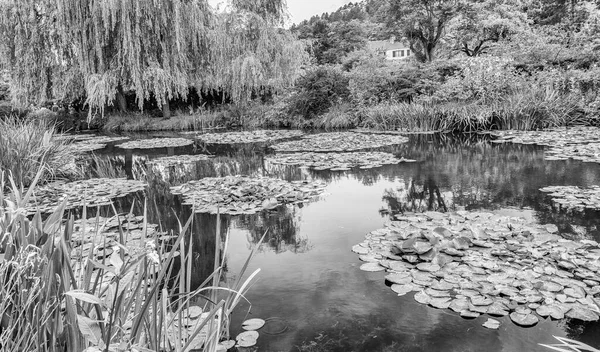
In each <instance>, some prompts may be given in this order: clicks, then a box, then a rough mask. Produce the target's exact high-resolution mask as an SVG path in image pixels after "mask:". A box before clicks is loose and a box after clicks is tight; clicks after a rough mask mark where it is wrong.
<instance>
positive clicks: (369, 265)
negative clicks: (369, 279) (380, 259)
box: [360, 263, 385, 272]
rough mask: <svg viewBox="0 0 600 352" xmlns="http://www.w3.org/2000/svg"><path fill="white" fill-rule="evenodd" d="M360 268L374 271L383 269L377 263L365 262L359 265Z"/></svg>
mask: <svg viewBox="0 0 600 352" xmlns="http://www.w3.org/2000/svg"><path fill="white" fill-rule="evenodd" d="M360 270H362V271H369V272H375V271H383V270H385V268H384V267H382V266H381V265H379V263H365V264H363V265H361V266H360Z"/></svg>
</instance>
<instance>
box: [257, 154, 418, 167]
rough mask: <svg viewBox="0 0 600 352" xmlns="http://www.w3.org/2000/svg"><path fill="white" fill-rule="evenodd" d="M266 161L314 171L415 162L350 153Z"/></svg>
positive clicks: (284, 156) (285, 156)
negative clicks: (299, 166) (308, 168)
mask: <svg viewBox="0 0 600 352" xmlns="http://www.w3.org/2000/svg"><path fill="white" fill-rule="evenodd" d="M266 161H268V162H271V163H273V164H283V165H301V166H302V167H311V168H314V169H315V170H328V169H330V170H332V171H345V170H350V169H351V168H353V167H359V168H361V169H371V168H374V167H381V166H383V165H387V164H398V163H400V162H403V161H404V162H409V161H413V162H414V161H415V160H408V159H404V158H402V159H397V158H396V157H395V156H394V155H393V154H391V153H384V152H351V153H313V152H308V153H294V154H276V155H270V156H268V157H267V158H266Z"/></svg>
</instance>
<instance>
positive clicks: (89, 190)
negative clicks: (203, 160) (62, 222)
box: [23, 178, 146, 215]
mask: <svg viewBox="0 0 600 352" xmlns="http://www.w3.org/2000/svg"><path fill="white" fill-rule="evenodd" d="M145 187H146V184H145V183H144V182H142V181H136V180H127V179H113V178H93V179H87V180H78V181H73V182H61V181H57V182H53V183H49V184H47V185H44V186H40V187H36V189H35V192H34V194H33V195H32V196H31V197H29V199H28V201H27V202H26V203H24V204H23V209H24V210H25V211H26V212H27V213H28V214H30V215H32V214H35V213H36V212H40V213H50V212H53V211H54V209H55V208H56V207H57V206H59V205H61V204H63V206H64V208H65V209H72V208H76V207H96V206H100V205H110V204H111V201H112V200H113V199H114V198H119V197H124V196H126V195H127V194H130V193H134V192H139V191H143V190H144V189H145Z"/></svg>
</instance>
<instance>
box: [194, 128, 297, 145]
mask: <svg viewBox="0 0 600 352" xmlns="http://www.w3.org/2000/svg"><path fill="white" fill-rule="evenodd" d="M303 134H304V133H303V132H302V131H298V130H255V131H241V132H223V133H204V134H198V135H197V136H196V137H195V138H196V139H198V140H201V141H202V142H205V143H213V144H235V143H264V142H272V141H275V140H278V139H287V138H294V137H300V136H302V135H303Z"/></svg>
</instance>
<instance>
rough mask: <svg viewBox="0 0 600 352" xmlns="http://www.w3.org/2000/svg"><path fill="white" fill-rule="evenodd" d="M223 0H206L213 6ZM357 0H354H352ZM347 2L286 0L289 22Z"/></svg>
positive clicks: (349, 0)
mask: <svg viewBox="0 0 600 352" xmlns="http://www.w3.org/2000/svg"><path fill="white" fill-rule="evenodd" d="M224 1H225V0H208V2H209V3H210V4H211V5H213V6H216V5H217V4H219V3H223V2H224ZM357 1H358V0H354V2H357ZM349 2H352V0H287V4H288V12H289V13H290V23H299V22H301V21H303V20H307V19H309V18H311V17H312V16H314V15H320V14H322V13H324V12H333V11H335V10H337V9H338V8H339V7H341V6H343V5H344V4H347V3H349Z"/></svg>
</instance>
